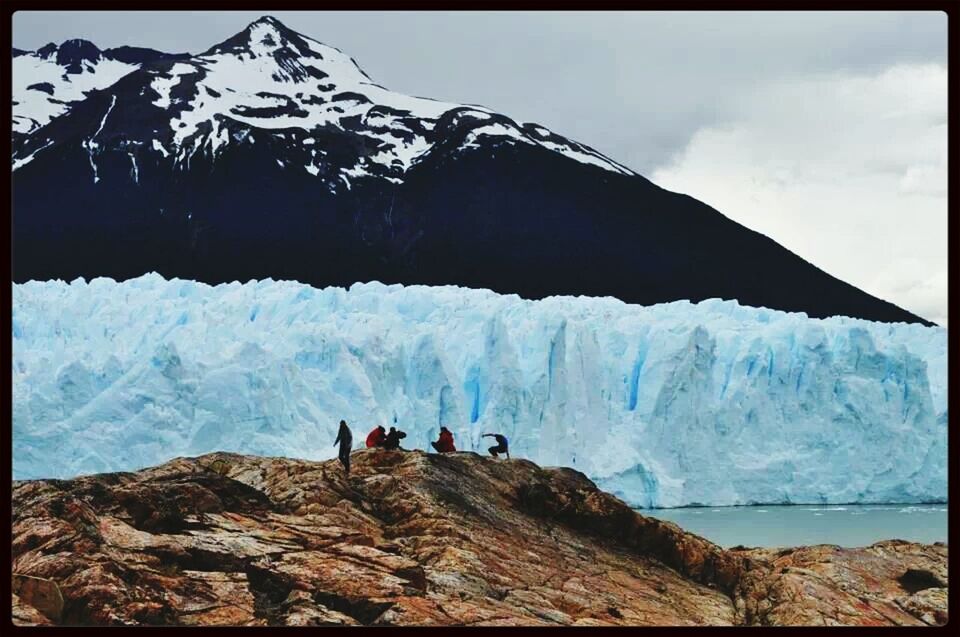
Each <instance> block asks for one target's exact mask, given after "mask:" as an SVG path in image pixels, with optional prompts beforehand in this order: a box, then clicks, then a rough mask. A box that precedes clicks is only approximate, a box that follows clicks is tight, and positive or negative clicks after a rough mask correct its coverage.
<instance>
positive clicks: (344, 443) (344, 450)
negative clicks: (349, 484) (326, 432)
mask: <svg viewBox="0 0 960 637" xmlns="http://www.w3.org/2000/svg"><path fill="white" fill-rule="evenodd" d="M338 443H339V444H340V456H339V457H340V463H341V464H343V468H344V469H346V470H347V475H350V445H352V444H353V433H351V432H350V427H347V421H346V420H341V421H340V431H338V432H337V439H336V440H334V441H333V444H334V446H336V445H337V444H338Z"/></svg>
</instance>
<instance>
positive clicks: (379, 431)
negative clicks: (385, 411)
mask: <svg viewBox="0 0 960 637" xmlns="http://www.w3.org/2000/svg"><path fill="white" fill-rule="evenodd" d="M386 439H387V430H386V429H384V428H383V425H377V427H376V428H375V429H374V430H373V431H371V432H370V433H369V434H367V449H370V448H373V447H382V446H383V443H384V441H385V440H386Z"/></svg>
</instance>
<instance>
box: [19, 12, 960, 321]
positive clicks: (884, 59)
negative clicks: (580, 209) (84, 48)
mask: <svg viewBox="0 0 960 637" xmlns="http://www.w3.org/2000/svg"><path fill="white" fill-rule="evenodd" d="M263 13H264V12H246V11H226V12H207V11H204V12H153V11H150V12H146V11H142V12H93V11H87V12H63V11H59V12H22V11H21V12H17V13H16V14H14V23H13V43H14V46H16V47H18V48H22V49H36V48H38V47H40V46H42V45H44V44H46V43H47V42H51V41H52V42H57V43H59V42H61V41H63V40H65V39H69V38H74V37H82V38H86V39H88V40H91V41H93V42H94V43H96V44H97V45H98V46H100V47H101V48H108V47H112V46H119V45H123V44H129V45H137V46H148V47H152V48H156V49H161V50H164V51H170V52H181V51H189V52H199V51H202V50H204V49H207V48H209V47H210V46H211V45H212V44H215V43H217V42H220V41H222V40H224V39H226V38H227V37H229V36H230V35H233V34H234V33H236V32H237V31H239V30H241V29H243V28H244V27H245V26H246V25H247V24H248V23H249V22H251V21H253V20H255V19H256V18H258V17H260V15H262V14H263ZM271 14H272V15H274V16H276V17H277V18H278V19H280V20H281V21H283V22H284V23H285V24H286V25H287V26H289V27H290V28H292V29H294V30H296V31H299V32H301V33H303V34H305V35H309V36H310V37H313V38H315V39H317V40H320V41H322V42H325V43H326V44H330V45H332V46H336V47H338V48H340V49H342V50H343V51H345V52H346V53H348V54H350V55H351V56H353V57H354V59H355V60H356V61H357V62H358V63H359V65H360V66H361V67H362V68H363V69H364V70H365V71H366V72H367V74H368V75H370V77H371V78H373V79H374V81H376V82H378V83H380V84H383V85H384V86H387V87H389V88H392V89H394V90H397V91H400V92H403V93H408V94H412V95H422V96H427V97H433V98H437V99H443V100H449V101H456V102H463V103H470V104H482V105H484V106H488V107H490V108H493V109H495V110H497V111H500V112H502V113H504V114H506V115H509V116H511V117H513V118H514V119H516V120H519V121H533V122H538V123H540V124H543V125H545V126H547V127H548V128H551V129H553V130H554V131H556V132H558V133H560V134H563V135H565V136H567V137H570V138H573V139H576V140H577V141H580V142H583V143H585V144H587V145H590V146H592V147H594V148H596V149H597V150H600V151H601V152H603V153H605V154H606V155H609V156H610V157H611V158H613V159H616V160H617V161H619V162H621V163H623V164H626V165H627V166H629V167H631V168H633V169H634V170H636V171H638V172H640V173H641V174H643V175H645V176H647V177H649V178H651V179H652V180H653V181H654V182H655V183H657V184H659V185H661V186H663V187H665V188H668V189H670V190H675V191H678V192H684V193H687V194H690V195H692V196H694V197H696V198H698V199H701V200H703V201H705V202H706V203H708V204H710V205H711V206H713V207H714V208H717V209H718V210H720V212H722V213H723V214H725V215H727V216H728V217H730V218H732V219H734V220H736V221H738V222H740V223H742V224H744V225H746V226H748V227H750V228H753V229H755V230H758V231H760V232H763V233H764V234H766V235H768V236H770V237H772V238H774V239H775V240H776V241H778V242H780V243H781V244H783V245H784V246H786V247H787V248H789V249H790V250H792V251H794V252H796V253H797V254H799V255H800V256H802V257H804V258H805V259H807V260H809V261H811V262H812V263H814V264H816V265H817V266H819V267H821V268H822V269H824V270H826V271H827V272H829V273H831V274H833V275H835V276H838V277H840V278H841V279H844V280H846V281H848V282H850V283H852V284H854V285H856V286H858V287H860V288H862V289H864V290H866V291H868V292H870V293H872V294H875V295H877V296H879V297H881V298H884V299H887V300H890V301H892V302H894V303H896V304H898V305H900V306H901V307H904V308H906V309H909V310H911V311H913V312H915V313H917V314H919V315H921V316H923V317H925V318H929V319H931V320H933V321H936V322H938V323H941V324H944V325H945V324H946V322H947V199H946V195H947V192H946V191H947V171H946V165H947V68H946V66H947V16H946V14H943V13H936V12H900V13H883V12H869V13H865V12H823V13H821V12H802V13H786V12H764V13H755V12H723V13H708V12H696V13H694V12H691V13H674V12H519V11H517V12H416V13H413V12H379V11H366V12H298V11H277V12H271ZM757 267H758V268H762V267H763V264H762V263H758V264H757Z"/></svg>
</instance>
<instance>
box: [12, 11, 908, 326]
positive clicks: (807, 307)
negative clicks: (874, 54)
mask: <svg viewBox="0 0 960 637" xmlns="http://www.w3.org/2000/svg"><path fill="white" fill-rule="evenodd" d="M67 45H68V43H65V44H64V45H61V47H60V48H59V49H61V50H62V49H64V48H65V47H67V49H68V52H69V51H70V50H72V49H77V51H75V52H73V53H71V54H70V55H68V54H64V56H63V57H64V60H63V62H62V63H61V60H60V54H59V50H58V52H57V55H55V56H53V55H52V53H53V52H52V51H50V50H46V51H45V50H44V49H41V50H40V51H37V52H33V53H25V52H15V55H16V57H15V58H14V60H15V62H16V64H15V65H14V76H15V77H14V87H15V89H14V101H15V102H16V105H15V109H16V110H15V114H14V129H15V131H20V132H21V134H20V135H16V134H15V135H14V152H13V157H12V165H13V185H14V188H13V191H14V207H13V210H14V224H13V233H14V260H13V271H14V278H15V280H18V281H23V280H27V279H48V278H66V279H72V278H75V277H77V276H85V277H92V276H97V275H106V276H112V277H114V278H129V277H133V276H138V275H140V274H143V273H144V272H149V271H156V272H159V273H161V274H164V275H166V276H179V277H183V278H190V279H197V280H202V281H209V282H217V281H230V280H235V279H240V280H247V279H251V278H267V277H272V278H275V279H278V278H285V279H297V280H300V281H303V282H306V283H311V284H313V285H318V286H325V285H331V284H332V285H349V284H350V283H353V282H355V281H366V280H380V281H384V282H388V283H392V282H397V283H422V284H459V285H465V286H469V287H474V288H490V289H493V290H496V291H499V292H507V293H518V294H521V295H523V296H525V297H530V298H540V297H543V296H548V295H551V294H584V295H589V296H604V295H611V296H616V297H618V298H621V299H622V300H624V301H628V302H635V303H644V304H650V303H656V302H662V301H671V300H676V299H691V300H694V301H696V300H701V299H704V298H710V297H720V298H727V299H738V300H739V301H740V302H742V303H744V304H749V305H754V306H765V307H771V308H776V309H783V310H794V311H804V312H807V313H808V314H810V315H812V316H830V315H836V314H841V315H849V316H856V317H863V318H869V319H874V320H882V321H907V322H913V321H920V320H922V319H919V318H918V317H916V316H914V315H912V314H910V313H908V312H906V311H904V310H902V309H900V308H897V307H896V306H893V305H891V304H889V303H886V302H884V301H881V300H879V299H876V298H874V297H871V296H869V295H867V294H865V293H864V292H862V291H860V290H857V289H856V288H854V287H852V286H850V285H847V284H845V283H843V282H841V281H839V280H837V279H835V278H833V277H831V276H829V275H827V274H826V273H824V272H822V271H820V270H819V269H817V268H816V267H814V266H813V265H811V264H809V263H807V262H805V261H803V260H802V259H800V258H799V257H797V256H796V255H793V254H792V253H790V252H789V251H787V250H785V249H784V248H782V247H781V246H779V245H778V244H776V243H775V242H773V241H771V240H770V239H768V238H766V237H764V236H762V235H759V234H757V233H754V232H752V231H750V230H748V229H746V228H744V227H742V226H740V225H738V224H736V223H734V222H732V221H730V220H729V219H727V218H726V217H724V216H723V215H721V214H720V213H718V212H717V211H715V210H713V209H712V208H710V207H709V206H706V205H705V204H702V203H701V202H698V201H696V200H694V199H691V198H689V197H686V196H683V195H678V194H675V193H670V192H667V191H664V190H662V189H660V188H658V187H657V186H655V185H654V184H652V183H650V182H649V181H648V180H646V179H644V178H643V177H641V176H639V175H637V174H635V173H634V172H633V171H631V170H630V169H628V168H626V167H624V166H622V165H620V164H619V163H617V162H616V161H614V160H612V159H610V158H607V157H605V156H604V155H602V154H601V153H599V152H597V151H595V150H593V149H591V148H589V147H587V146H585V145H583V144H580V143H578V142H575V141H573V140H570V139H567V138H565V137H562V136H561V135H559V134H556V133H554V132H551V131H550V130H548V129H546V128H544V127H542V126H539V125H537V124H533V123H520V122H516V121H514V120H513V119H511V118H509V117H507V116H505V115H501V114H498V113H496V112H494V111H492V110H490V109H488V108H485V107H481V106H472V105H463V104H455V103H448V102H440V101H435V100H431V99H425V98H415V97H408V96H405V95H402V94H399V93H396V92H393V91H390V90H388V89H386V88H384V87H383V86H381V85H379V84H377V83H375V82H374V81H373V80H371V78H369V77H368V76H367V75H366V73H364V72H363V71H362V70H361V69H360V67H359V66H358V65H357V64H356V63H355V62H354V61H353V59H351V58H350V57H349V56H347V55H346V54H344V53H343V52H341V51H339V50H337V49H335V48H332V47H330V46H326V45H324V44H321V43H320V42H318V41H316V40H313V39H311V38H308V37H306V36H304V35H301V34H299V33H296V32H295V31H293V30H291V29H289V28H287V27H286V26H284V25H283V24H281V23H280V22H279V21H277V20H276V19H274V18H270V17H264V18H261V19H260V20H257V21H256V22H254V23H252V24H250V25H249V26H248V27H247V28H246V29H244V30H243V31H241V32H240V33H238V34H237V35H235V36H233V37H231V38H229V39H227V40H225V41H224V42H221V43H220V44H217V45H215V46H213V47H211V48H210V49H208V50H206V51H204V52H202V53H200V54H197V55H191V56H165V55H163V54H157V55H155V56H139V58H138V59H136V60H134V59H132V58H131V56H126V58H123V56H117V55H116V54H113V55H106V54H105V53H100V52H97V49H96V47H94V46H93V45H90V46H89V47H88V46H86V45H84V46H80V47H77V46H73V47H72V49H71V47H68V46H67ZM45 49H47V47H45ZM111 51H117V50H116V49H114V50H111ZM44 56H47V57H44ZM98 56H99V57H98ZM133 57H136V56H133ZM48 58H50V59H48ZM18 60H22V61H21V62H17V61H18ZM51 60H53V62H55V63H56V65H55V66H56V68H55V69H54V70H50V71H44V72H43V73H45V74H44V75H41V74H40V73H39V71H37V72H36V74H37V78H46V79H39V80H38V79H34V78H32V77H31V74H34V73H35V71H34V69H35V68H43V69H46V68H47V66H43V65H42V64H41V61H42V62H43V63H44V64H50V63H53V62H51ZM28 63H29V64H32V65H33V66H29V65H28ZM50 68H51V69H53V67H50ZM61 69H62V72H61ZM58 73H59V75H58ZM54 76H55V77H54ZM51 78H53V79H57V81H56V82H54V81H53V79H51ZM38 81H39V82H40V83H44V84H47V85H49V86H45V87H44V89H42V90H38V89H37V88H36V87H35V84H37V83H38ZM31 87H32V88H31ZM81 95H82V96H83V97H81ZM28 98H29V99H28ZM61 102H62V103H61ZM628 124H630V125H632V123H625V127H626V126H627V125H628ZM18 126H19V127H20V128H19V129H18V128H17V127H18ZM51 186H54V187H51Z"/></svg>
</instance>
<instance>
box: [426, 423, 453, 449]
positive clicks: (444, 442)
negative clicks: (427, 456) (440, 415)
mask: <svg viewBox="0 0 960 637" xmlns="http://www.w3.org/2000/svg"><path fill="white" fill-rule="evenodd" d="M430 444H431V445H433V448H434V449H436V450H437V451H438V452H439V453H450V452H452V451H456V450H457V448H456V447H454V446H453V434H452V433H450V430H449V429H447V428H446V427H440V439H439V440H437V441H436V442H431V443H430Z"/></svg>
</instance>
